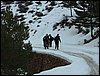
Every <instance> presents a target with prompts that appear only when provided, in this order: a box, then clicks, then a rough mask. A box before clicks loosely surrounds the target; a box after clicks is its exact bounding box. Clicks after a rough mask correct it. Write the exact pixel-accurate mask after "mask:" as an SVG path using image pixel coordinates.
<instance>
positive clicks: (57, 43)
mask: <svg viewBox="0 0 100 76" xmlns="http://www.w3.org/2000/svg"><path fill="white" fill-rule="evenodd" d="M55 49H57V50H58V49H59V42H55Z"/></svg>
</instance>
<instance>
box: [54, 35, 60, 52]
mask: <svg viewBox="0 0 100 76" xmlns="http://www.w3.org/2000/svg"><path fill="white" fill-rule="evenodd" d="M54 41H55V49H57V50H58V49H59V42H61V39H60V36H59V34H57V36H56V37H55V39H54Z"/></svg>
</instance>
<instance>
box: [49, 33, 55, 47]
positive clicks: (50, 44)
mask: <svg viewBox="0 0 100 76" xmlns="http://www.w3.org/2000/svg"><path fill="white" fill-rule="evenodd" d="M49 40H50V43H49V46H50V47H52V41H53V40H54V38H53V37H52V36H51V34H49Z"/></svg>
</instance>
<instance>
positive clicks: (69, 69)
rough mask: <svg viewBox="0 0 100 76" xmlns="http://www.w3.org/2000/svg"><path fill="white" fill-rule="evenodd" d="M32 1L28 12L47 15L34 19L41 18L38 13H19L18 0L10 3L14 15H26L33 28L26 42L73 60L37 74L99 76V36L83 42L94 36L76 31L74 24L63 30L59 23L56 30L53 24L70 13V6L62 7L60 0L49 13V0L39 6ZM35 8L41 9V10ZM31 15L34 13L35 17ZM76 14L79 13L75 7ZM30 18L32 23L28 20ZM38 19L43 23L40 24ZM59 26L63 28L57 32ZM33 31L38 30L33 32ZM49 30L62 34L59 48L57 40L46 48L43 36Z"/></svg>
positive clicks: (42, 51) (41, 50)
mask: <svg viewBox="0 0 100 76" xmlns="http://www.w3.org/2000/svg"><path fill="white" fill-rule="evenodd" d="M32 2H33V4H32V5H29V6H28V8H29V9H28V11H30V10H32V9H34V11H35V12H36V11H40V12H42V13H43V14H45V16H42V17H41V19H37V20H34V18H39V17H37V16H36V15H35V12H34V13H32V14H31V13H28V11H27V12H26V13H19V12H18V11H17V9H18V4H16V6H15V3H16V2H15V3H14V4H11V9H12V11H13V13H14V15H15V14H20V15H21V14H23V15H24V17H25V18H26V19H25V20H24V21H25V22H26V24H27V25H28V26H29V28H30V31H29V35H30V37H29V39H28V40H27V41H30V42H31V44H32V47H33V51H36V52H41V53H48V54H51V55H55V56H59V57H62V58H64V59H66V60H68V61H70V62H71V65H67V66H60V67H56V68H54V69H51V70H47V71H43V72H41V73H38V74H35V75H98V74H99V47H97V46H98V44H97V43H98V42H99V38H97V39H95V40H93V41H92V42H90V43H88V44H85V45H84V44H83V41H84V39H89V38H91V37H90V33H88V34H87V35H84V34H82V33H79V34H77V32H78V30H77V29H76V28H75V26H72V27H71V28H70V29H69V28H68V27H65V28H62V29H61V28H60V27H59V26H58V27H57V29H56V30H54V31H53V25H54V24H56V23H57V22H60V21H61V20H63V18H64V16H70V10H69V8H65V7H62V5H63V4H60V3H61V1H56V3H57V5H55V6H53V9H52V10H51V11H50V12H48V11H47V10H44V11H42V10H43V9H45V7H46V6H49V4H50V2H48V3H46V1H41V3H42V4H41V5H39V6H37V4H36V3H35V1H32ZM36 6H37V7H36ZM36 8H39V10H37V9H36ZM32 15H35V16H34V17H32ZM73 15H74V16H75V15H76V14H75V12H74V10H73ZM69 19H71V18H69ZM29 20H32V21H33V22H32V23H29ZM39 21H41V22H40V23H39ZM37 25H39V27H37ZM58 29H60V30H59V31H58ZM32 30H33V31H32ZM34 32H36V33H35V34H34ZM47 33H48V34H51V35H52V36H53V37H54V36H56V34H58V33H59V34H60V36H61V40H62V42H61V44H60V50H55V49H54V42H53V47H51V48H49V49H48V50H45V49H44V47H43V42H42V38H43V36H44V35H45V34H47ZM27 41H26V42H27ZM90 63H91V64H90ZM94 66H95V67H94Z"/></svg>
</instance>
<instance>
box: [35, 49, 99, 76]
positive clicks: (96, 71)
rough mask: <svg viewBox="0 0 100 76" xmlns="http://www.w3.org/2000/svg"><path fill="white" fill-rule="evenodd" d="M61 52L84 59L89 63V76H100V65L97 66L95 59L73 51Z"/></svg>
mask: <svg viewBox="0 0 100 76" xmlns="http://www.w3.org/2000/svg"><path fill="white" fill-rule="evenodd" d="M35 48H42V47H35ZM49 50H54V49H49ZM60 52H63V53H66V54H69V55H72V56H76V57H79V58H80V57H81V58H83V59H84V60H85V61H86V62H87V64H88V66H89V67H90V69H91V71H90V73H89V75H99V65H97V64H96V63H95V61H93V59H92V58H91V57H89V56H88V55H85V54H83V53H74V52H71V51H69V52H68V51H67V52H66V51H62V50H60ZM49 54H50V53H49ZM51 55H56V54H54V53H52V54H51ZM56 56H57V55H56ZM62 58H63V57H62Z"/></svg>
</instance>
